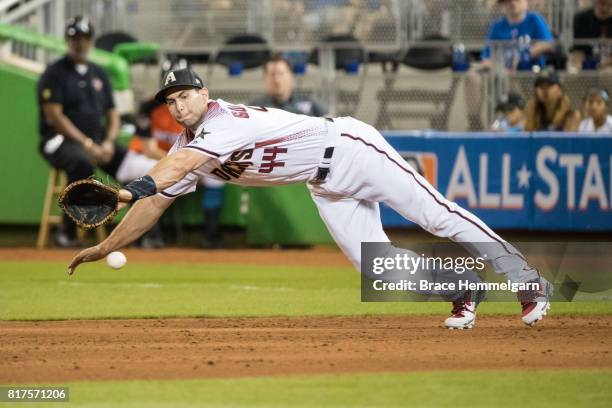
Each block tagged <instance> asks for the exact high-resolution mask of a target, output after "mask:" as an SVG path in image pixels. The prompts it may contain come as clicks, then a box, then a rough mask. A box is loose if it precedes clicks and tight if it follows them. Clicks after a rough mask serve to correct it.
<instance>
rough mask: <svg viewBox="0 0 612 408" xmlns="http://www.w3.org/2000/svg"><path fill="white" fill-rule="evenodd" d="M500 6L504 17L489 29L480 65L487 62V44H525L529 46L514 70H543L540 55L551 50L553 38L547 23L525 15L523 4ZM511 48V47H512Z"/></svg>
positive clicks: (522, 0) (505, 1) (507, 1)
mask: <svg viewBox="0 0 612 408" xmlns="http://www.w3.org/2000/svg"><path fill="white" fill-rule="evenodd" d="M498 3H501V4H502V7H503V10H504V16H503V17H501V18H499V19H498V20H496V21H494V22H493V24H492V25H491V27H490V28H489V33H488V35H487V45H486V46H485V48H484V50H483V51H482V55H481V58H482V60H483V63H484V64H490V61H491V41H513V42H518V41H519V40H522V41H525V43H526V44H527V45H528V46H529V47H528V49H527V50H525V51H523V52H526V53H527V54H526V55H520V56H518V57H519V58H518V59H517V61H514V64H513V65H514V67H515V68H518V69H523V68H526V69H531V67H532V66H534V65H538V66H540V67H543V66H544V65H545V63H546V60H545V58H544V53H546V52H548V51H551V50H552V49H553V44H552V42H553V40H554V38H553V35H552V33H551V32H550V28H549V27H548V23H547V22H546V20H545V19H544V17H543V16H542V15H541V14H538V13H536V12H533V11H529V3H528V1H527V0H499V1H498ZM513 45H514V44H513Z"/></svg>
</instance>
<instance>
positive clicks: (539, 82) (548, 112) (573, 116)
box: [525, 69, 580, 132]
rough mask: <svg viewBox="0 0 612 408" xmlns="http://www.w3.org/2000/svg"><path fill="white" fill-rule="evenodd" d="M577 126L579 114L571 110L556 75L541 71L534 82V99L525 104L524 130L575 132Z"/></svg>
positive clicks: (569, 101)
mask: <svg viewBox="0 0 612 408" xmlns="http://www.w3.org/2000/svg"><path fill="white" fill-rule="evenodd" d="M579 124H580V112H579V111H577V110H574V109H573V108H572V103H571V100H570V97H569V96H568V95H567V94H566V93H565V91H564V89H563V87H562V86H561V82H560V81H559V76H558V75H557V73H556V72H555V71H554V70H551V69H545V70H543V71H541V72H540V74H539V75H538V77H537V78H536V80H535V82H534V97H533V98H531V100H530V101H529V103H528V104H527V122H526V123H525V130H526V131H528V132H529V131H565V132H575V131H576V130H578V125H579Z"/></svg>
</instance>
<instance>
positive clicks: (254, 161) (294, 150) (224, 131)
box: [161, 99, 328, 197]
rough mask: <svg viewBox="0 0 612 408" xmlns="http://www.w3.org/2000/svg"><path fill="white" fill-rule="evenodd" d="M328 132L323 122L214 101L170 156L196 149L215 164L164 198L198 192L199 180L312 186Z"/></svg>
mask: <svg viewBox="0 0 612 408" xmlns="http://www.w3.org/2000/svg"><path fill="white" fill-rule="evenodd" d="M327 133H328V132H327V121H326V119H324V118H315V117H310V116H305V115H297V114H294V113H290V112H286V111H283V110H279V109H272V108H263V107H253V106H245V105H233V104H230V103H228V102H225V101H223V100H221V99H218V100H210V101H209V102H208V111H207V112H206V117H205V119H204V122H203V123H202V124H201V125H200V126H199V127H198V129H197V130H196V132H195V134H192V133H191V132H189V131H187V130H185V131H183V133H182V134H181V136H179V138H178V140H177V141H176V143H175V144H174V146H173V147H172V149H171V150H170V152H169V153H168V154H172V153H174V152H176V151H177V150H178V149H191V150H193V151H196V152H199V153H201V154H204V155H206V156H209V157H211V158H212V159H213V160H209V161H207V162H206V163H205V164H204V165H203V166H202V167H200V168H198V169H196V170H194V171H193V172H192V173H189V174H188V175H187V176H186V177H185V178H184V179H183V180H181V181H180V182H178V183H177V184H175V185H174V186H172V187H170V188H167V189H166V190H164V191H163V192H162V193H161V194H162V195H163V196H166V197H176V196H179V195H183V194H186V193H189V192H191V191H194V190H195V188H196V184H197V179H198V178H199V177H200V176H208V177H214V178H216V179H218V180H222V181H226V182H228V183H233V184H240V185H244V186H262V185H280V184H288V183H294V182H304V181H307V180H308V179H309V178H311V177H312V176H313V174H314V172H315V171H316V169H317V166H318V165H319V162H320V160H321V158H322V156H323V151H324V148H325V140H326V136H327Z"/></svg>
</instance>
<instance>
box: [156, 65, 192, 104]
mask: <svg viewBox="0 0 612 408" xmlns="http://www.w3.org/2000/svg"><path fill="white" fill-rule="evenodd" d="M180 86H183V87H192V88H198V89H202V88H204V82H202V80H201V79H200V77H199V76H198V74H196V73H195V72H194V71H193V70H192V69H190V68H180V69H174V70H170V71H168V72H167V73H166V75H164V77H163V79H162V82H161V89H160V90H159V92H157V93H156V94H155V100H156V101H157V102H159V103H165V102H166V95H167V94H168V92H169V91H170V90H172V89H174V88H177V87H180Z"/></svg>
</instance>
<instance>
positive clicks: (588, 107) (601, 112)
mask: <svg viewBox="0 0 612 408" xmlns="http://www.w3.org/2000/svg"><path fill="white" fill-rule="evenodd" d="M585 100H586V103H585V114H586V116H587V117H586V118H585V119H583V120H582V122H580V126H579V127H578V131H579V132H597V133H612V115H610V114H609V113H608V110H609V109H610V94H609V93H608V91H606V90H605V89H603V88H592V89H590V90H589V91H588V92H587V95H586V98H585Z"/></svg>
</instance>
